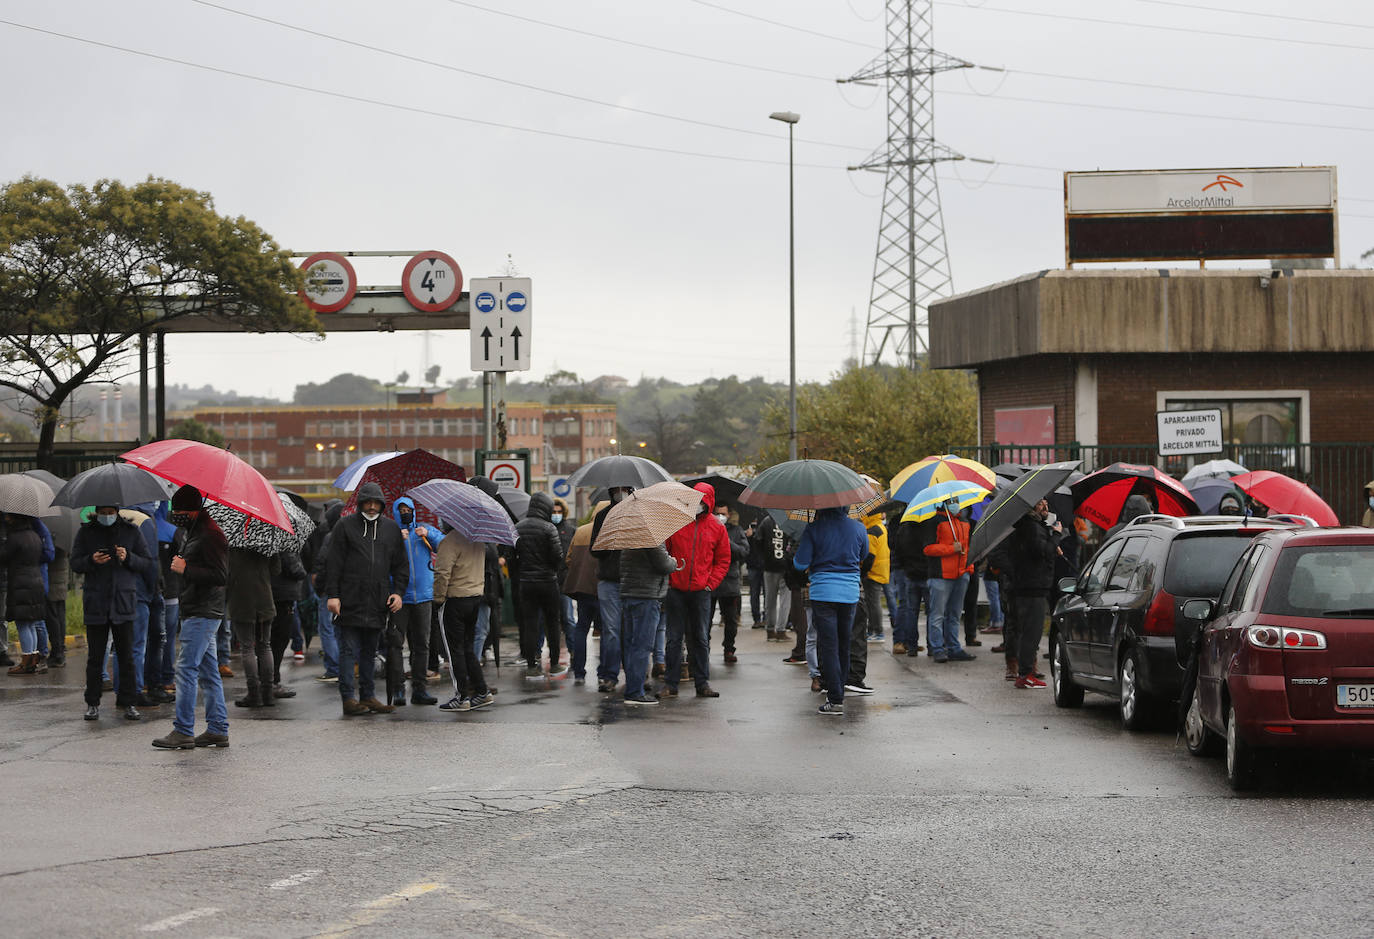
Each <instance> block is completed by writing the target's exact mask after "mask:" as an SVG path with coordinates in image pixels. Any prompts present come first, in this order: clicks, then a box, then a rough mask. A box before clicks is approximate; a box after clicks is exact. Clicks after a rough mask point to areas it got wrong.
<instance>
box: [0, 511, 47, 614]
mask: <svg viewBox="0 0 1374 939" xmlns="http://www.w3.org/2000/svg"><path fill="white" fill-rule="evenodd" d="M6 527H7V531H6V537H5V541H4V543H3V544H0V564H3V565H4V567H5V573H6V583H7V589H6V591H5V619H7V620H12V621H14V622H16V623H31V622H34V621H35V620H41V619H42V618H43V610H44V601H46V600H47V593H48V590H47V585H46V584H45V583H44V579H43V566H44V565H45V564H47V563H48V562H49V561H51V560H52V557H53V551H52V542H51V541H49V542H48V543H47V544H46V545H45V544H44V541H43V538H42V536H41V535H39V533H38V529H37V528H36V527H35V526H34V524H33V520H32V519H30V518H28V517H27V516H16V517H15V521H14V522H12V523H10V524H9V525H7V526H6Z"/></svg>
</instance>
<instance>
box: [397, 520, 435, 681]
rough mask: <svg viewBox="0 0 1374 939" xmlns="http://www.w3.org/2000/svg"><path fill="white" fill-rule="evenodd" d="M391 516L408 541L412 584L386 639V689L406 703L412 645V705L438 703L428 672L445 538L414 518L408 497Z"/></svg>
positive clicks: (402, 598) (407, 558)
mask: <svg viewBox="0 0 1374 939" xmlns="http://www.w3.org/2000/svg"><path fill="white" fill-rule="evenodd" d="M391 512H392V516H393V517H394V518H395V519H396V524H397V525H398V526H399V527H400V529H401V540H402V541H403V542H405V552H406V560H407V563H409V564H410V581H409V582H408V583H407V584H406V592H405V595H404V596H402V597H401V611H400V612H399V613H397V614H396V615H395V616H393V617H392V618H391V629H389V630H388V631H387V638H386V643H387V645H386V689H387V695H388V696H389V697H390V699H391V703H392V704H394V705H398V706H399V705H404V704H405V703H406V690H405V689H406V685H405V665H404V663H403V660H402V656H401V644H402V643H403V642H404V643H408V644H409V645H410V703H411V704H438V703H439V699H438V698H436V697H434V695H432V694H430V693H429V689H428V688H427V682H426V674H425V673H426V669H427V668H428V667H429V636H430V625H431V609H432V607H433V603H434V553H435V552H436V551H438V550H439V545H440V544H441V543H442V542H443V540H444V536H443V534H442V533H441V532H439V531H438V530H436V529H434V528H431V527H430V526H428V525H421V524H420V523H419V522H418V521H417V520H416V518H415V502H414V500H412V499H410V498H409V497H407V496H402V497H401V498H399V499H397V500H396V504H395V505H393V506H392V507H391Z"/></svg>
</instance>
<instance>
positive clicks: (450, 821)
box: [0, 630, 1374, 937]
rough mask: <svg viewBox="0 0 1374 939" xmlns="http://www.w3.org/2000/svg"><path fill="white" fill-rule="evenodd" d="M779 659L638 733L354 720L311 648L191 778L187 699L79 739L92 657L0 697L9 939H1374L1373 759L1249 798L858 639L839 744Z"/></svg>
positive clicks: (749, 646)
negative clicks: (1369, 938) (865, 668)
mask: <svg viewBox="0 0 1374 939" xmlns="http://www.w3.org/2000/svg"><path fill="white" fill-rule="evenodd" d="M717 633H718V630H717ZM593 649H594V646H593ZM786 651H787V647H786V646H783V645H780V644H777V643H766V642H765V641H764V640H763V633H762V632H761V631H745V632H744V633H743V634H742V643H741V650H740V662H739V664H738V665H735V666H724V665H722V664H721V663H720V651H719V647H718V645H717V647H716V648H715V649H714V650H713V661H712V683H713V684H714V685H715V686H716V688H717V689H718V690H719V691H720V692H721V695H722V697H720V698H719V699H716V700H698V699H696V698H694V697H693V696H692V695H691V692H690V690H689V689H690V683H684V684H683V688H684V690H685V691H686V694H685V696H684V697H682V698H680V699H678V700H677V701H674V702H671V703H668V704H665V705H662V706H658V707H649V708H638V709H635V708H627V707H626V706H625V705H624V704H622V703H620V702H619V700H618V696H607V695H599V694H598V693H597V692H596V690H595V683H594V682H593V684H592V685H591V686H584V687H575V686H573V684H572V682H571V679H568V680H566V681H559V682H545V681H539V682H529V681H525V680H523V679H522V678H521V677H520V676H521V671H520V670H519V669H516V668H503V669H502V671H501V674H500V677H499V678H496V679H495V684H496V686H497V687H498V688H499V694H498V697H497V703H496V705H495V706H494V707H493V708H491V709H490V710H487V711H481V712H474V713H470V714H467V715H452V714H447V713H444V712H440V711H438V710H437V709H435V708H414V707H408V708H405V709H403V710H402V711H399V712H398V713H397V714H396V715H394V716H386V717H382V716H374V717H369V718H352V719H343V718H342V717H341V716H340V710H339V703H338V693H337V690H336V688H335V686H332V685H322V684H318V683H316V682H315V681H313V680H312V676H313V675H315V674H318V673H319V671H320V666H319V664H318V661H317V660H316V658H315V657H314V656H313V655H312V656H311V659H310V661H309V663H307V665H305V666H289V665H288V666H286V675H285V676H284V677H285V678H286V679H287V681H288V683H289V684H291V685H292V687H294V688H296V689H297V690H298V692H299V694H298V696H297V697H296V698H294V699H290V700H286V701H283V702H281V703H280V706H279V707H277V708H276V709H275V710H274V711H266V712H263V711H254V712H247V711H243V710H240V709H237V708H234V707H233V706H232V705H231V706H230V712H231V713H230V720H231V731H230V735H231V739H232V746H231V747H230V748H229V749H227V750H198V751H176V752H160V751H155V750H153V749H152V748H151V746H150V745H149V744H150V741H151V739H152V738H153V737H154V736H159V735H161V734H163V733H165V732H166V731H167V730H168V729H169V728H170V718H169V717H168V716H166V714H165V713H160V712H167V707H166V706H164V707H163V708H161V709H157V710H153V711H149V712H145V715H146V718H147V719H146V720H145V721H144V722H142V723H139V724H130V723H126V722H124V721H122V720H119V719H117V718H116V716H115V711H114V708H113V701H112V700H111V697H112V696H108V695H107V697H106V707H105V708H104V711H105V714H104V715H103V717H102V720H101V721H100V722H98V723H86V722H83V721H82V720H81V719H80V714H81V710H82V703H81V700H80V691H79V687H78V685H79V682H80V680H81V668H80V667H79V665H80V663H78V661H77V659H78V658H79V656H74V657H73V659H72V661H73V666H74V667H69V668H67V669H66V670H64V671H56V670H55V671H52V672H49V673H48V674H47V675H45V676H34V677H28V678H19V677H8V676H0V708H3V713H4V715H5V721H4V725H3V726H4V737H3V741H2V743H0V746H2V747H3V749H0V783H2V784H3V788H4V791H5V792H6V793H7V794H8V795H9V798H8V800H7V807H6V813H5V815H6V819H5V820H6V829H7V830H6V834H7V838H6V839H5V845H6V848H5V850H4V851H3V852H0V896H3V898H4V900H3V911H4V915H5V926H4V930H3V932H4V934H5V935H9V936H53V935H102V936H142V935H149V934H160V935H164V936H193V937H226V936H241V937H247V936H317V935H349V936H392V935H411V936H429V935H465V934H473V935H488V936H613V935H614V936H625V935H636V936H641V935H642V936H674V935H683V936H736V935H769V936H773V935H777V936H793V935H796V936H867V935H873V936H888V935H892V936H907V935H910V936H951V935H968V936H986V935H995V934H1007V935H1031V936H1042V935H1043V936H1061V935H1070V936H1078V935H1084V936H1104V935H1114V936H1115V935H1129V936H1147V935H1148V936H1158V935H1166V936H1173V935H1207V936H1241V935H1245V936H1268V935H1274V936H1288V935H1304V936H1307V935H1330V936H1353V935H1369V934H1371V933H1374V925H1371V924H1374V916H1372V915H1371V914H1372V913H1374V904H1371V901H1370V899H1369V890H1368V886H1367V883H1368V874H1367V871H1368V869H1369V866H1370V864H1371V860H1374V850H1372V849H1371V839H1370V833H1371V830H1372V829H1374V825H1372V824H1371V823H1372V822H1374V812H1371V801H1370V796H1371V794H1372V793H1374V782H1371V775H1370V774H1369V772H1368V770H1367V767H1365V766H1363V765H1359V764H1351V763H1348V762H1343V761H1325V762H1321V761H1319V762H1315V763H1313V762H1306V763H1302V764H1300V765H1289V766H1286V767H1283V768H1281V769H1280V771H1278V772H1276V773H1275V774H1274V775H1273V776H1271V778H1270V779H1269V786H1268V788H1267V789H1266V790H1265V791H1264V792H1262V793H1261V794H1259V795H1257V796H1250V797H1246V798H1237V797H1234V796H1232V794H1231V793H1230V792H1229V790H1228V789H1227V788H1226V786H1225V783H1224V780H1223V778H1222V772H1221V766H1220V764H1219V762H1218V761H1216V760H1197V759H1194V758H1192V757H1190V756H1189V755H1188V754H1187V752H1186V750H1185V749H1184V748H1183V746H1182V743H1181V742H1179V741H1178V740H1177V739H1176V738H1175V735H1174V734H1173V732H1172V731H1159V732H1155V733H1146V734H1128V733H1126V732H1124V731H1122V730H1120V728H1119V725H1118V724H1117V722H1116V719H1115V713H1114V710H1113V703H1112V702H1109V701H1108V700H1107V699H1105V698H1094V696H1091V695H1090V696H1089V699H1088V703H1087V705H1086V706H1085V707H1084V708H1083V709H1082V710H1078V711H1059V710H1057V709H1056V708H1055V707H1054V705H1053V702H1052V701H1051V699H1050V695H1049V692H1048V691H1017V690H1016V689H1014V688H1013V687H1012V686H1011V685H1010V684H1008V683H1005V682H1003V681H1002V680H1001V665H1000V662H999V661H998V657H995V656H992V655H988V654H984V655H981V656H980V657H979V659H978V661H976V662H973V663H967V664H962V665H956V664H949V665H936V664H934V663H933V662H932V661H931V660H930V659H928V658H926V657H924V656H922V657H920V658H906V657H903V658H900V659H896V658H893V657H892V656H891V655H890V654H888V653H886V652H883V653H879V652H878V648H877V647H876V646H870V652H871V661H870V668H869V676H870V677H869V681H870V683H871V684H873V685H875V686H877V688H878V693H877V694H876V695H874V696H873V697H871V698H868V699H860V700H855V699H853V698H850V699H849V700H848V702H847V711H848V713H846V714H845V716H844V717H843V718H838V719H837V718H827V717H822V716H820V715H817V714H816V713H815V707H816V704H817V696H815V695H813V694H811V692H810V691H809V683H808V682H807V680H806V675H805V669H801V668H795V667H792V666H787V665H784V664H782V663H781V661H780V660H781V658H782V657H783V655H785V654H786ZM978 651H983V652H986V647H985V648H984V649H983V650H978ZM593 660H594V651H593ZM488 675H489V677H494V676H495V672H494V671H493V670H492V669H491V667H490V666H488ZM228 685H229V689H230V691H231V692H233V693H240V692H241V688H242V682H241V680H231V681H229V682H228Z"/></svg>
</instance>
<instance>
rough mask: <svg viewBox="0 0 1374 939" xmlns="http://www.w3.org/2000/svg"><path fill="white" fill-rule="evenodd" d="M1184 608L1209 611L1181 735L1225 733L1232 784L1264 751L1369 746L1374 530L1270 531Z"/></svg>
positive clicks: (1199, 749) (1191, 612)
mask: <svg viewBox="0 0 1374 939" xmlns="http://www.w3.org/2000/svg"><path fill="white" fill-rule="evenodd" d="M1183 613H1184V615H1185V616H1186V617H1188V618H1189V619H1193V620H1200V621H1202V620H1205V622H1204V623H1203V626H1202V633H1201V636H1200V638H1199V640H1198V646H1197V648H1198V660H1197V683H1196V686H1195V690H1194V692H1193V696H1192V701H1191V703H1190V706H1189V708H1188V711H1187V715H1186V717H1185V719H1184V738H1185V740H1186V742H1187V745H1188V749H1189V751H1190V752H1192V753H1193V754H1194V755H1198V756H1200V755H1203V754H1205V753H1208V752H1211V751H1213V750H1215V749H1217V748H1218V746H1219V744H1220V743H1221V742H1222V741H1225V749H1226V779H1227V781H1228V782H1229V783H1230V784H1231V786H1232V788H1234V789H1238V790H1239V789H1248V788H1250V787H1252V786H1253V785H1254V783H1255V767H1256V757H1257V754H1259V753H1261V752H1262V751H1266V750H1299V749H1323V750H1352V751H1354V750H1374V529H1368V528H1321V529H1311V528H1304V529H1292V530H1277V531H1269V532H1265V533H1264V534H1262V535H1259V536H1258V537H1256V538H1255V539H1254V541H1252V542H1251V543H1250V546H1249V547H1248V548H1247V549H1246V551H1245V553H1244V554H1242V555H1241V557H1240V559H1239V560H1238V561H1237V562H1236V566H1235V568H1234V569H1233V570H1232V571H1231V575H1230V577H1229V578H1228V579H1227V581H1226V586H1225V587H1224V588H1222V592H1221V596H1220V598H1219V599H1218V600H1216V601H1212V600H1192V601H1189V602H1188V603H1187V604H1185V605H1184V609H1183Z"/></svg>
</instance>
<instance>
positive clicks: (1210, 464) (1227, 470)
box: [1182, 460, 1249, 483]
mask: <svg viewBox="0 0 1374 939" xmlns="http://www.w3.org/2000/svg"><path fill="white" fill-rule="evenodd" d="M1246 472H1249V471H1248V470H1247V469H1246V468H1245V467H1243V466H1241V465H1240V464H1239V463H1237V462H1236V461H1235V460H1208V461H1207V462H1206V463H1199V464H1197V465H1196V466H1194V467H1193V468H1192V469H1190V470H1188V472H1186V473H1184V474H1183V480H1182V481H1183V482H1185V483H1186V482H1188V481H1189V480H1190V479H1230V478H1231V477H1232V476H1239V475H1240V474H1241V473H1246Z"/></svg>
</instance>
